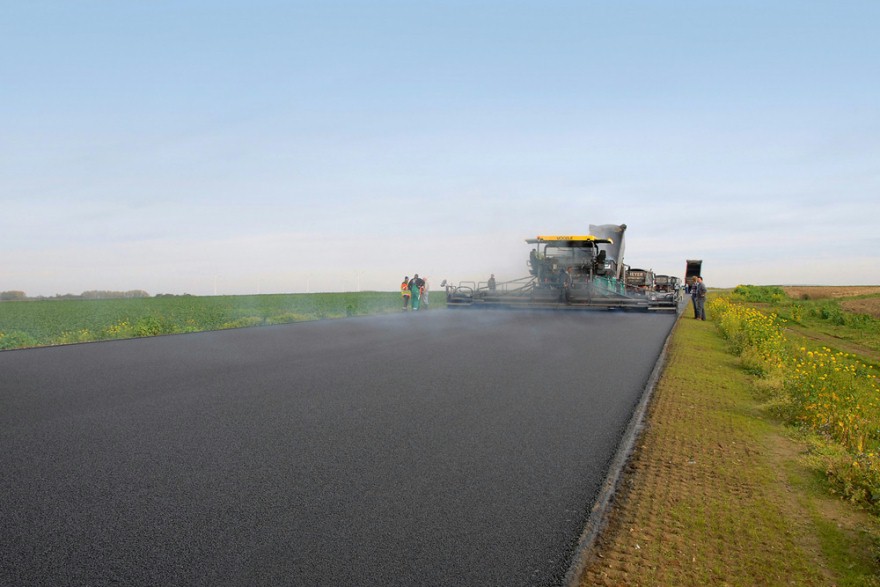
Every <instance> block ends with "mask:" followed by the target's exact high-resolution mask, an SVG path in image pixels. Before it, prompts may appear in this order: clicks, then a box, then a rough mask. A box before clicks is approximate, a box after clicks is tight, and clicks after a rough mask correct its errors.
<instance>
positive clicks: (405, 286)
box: [400, 275, 411, 312]
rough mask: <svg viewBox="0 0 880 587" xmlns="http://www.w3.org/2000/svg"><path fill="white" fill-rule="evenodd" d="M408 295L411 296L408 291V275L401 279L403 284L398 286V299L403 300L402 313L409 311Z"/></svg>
mask: <svg viewBox="0 0 880 587" xmlns="http://www.w3.org/2000/svg"><path fill="white" fill-rule="evenodd" d="M410 295H411V293H410V291H409V275H407V276H405V277H404V278H403V283H401V284H400V297H402V298H403V311H404V312H406V311H407V310H409V298H410Z"/></svg>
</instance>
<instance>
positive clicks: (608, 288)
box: [441, 224, 677, 311]
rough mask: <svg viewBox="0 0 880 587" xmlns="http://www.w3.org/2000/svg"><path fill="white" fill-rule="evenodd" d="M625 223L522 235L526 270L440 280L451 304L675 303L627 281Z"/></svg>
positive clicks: (639, 306)
mask: <svg viewBox="0 0 880 587" xmlns="http://www.w3.org/2000/svg"><path fill="white" fill-rule="evenodd" d="M625 232H626V225H625V224H620V225H616V224H604V225H598V226H597V225H590V234H586V235H543V236H538V237H535V238H530V239H526V243H528V244H530V245H532V249H531V251H530V252H529V259H528V268H529V275H527V276H525V277H522V278H519V279H515V280H513V281H506V282H499V283H494V282H492V281H488V282H467V281H466V282H461V283H459V284H458V285H452V284H449V283H446V282H445V281H444V283H443V284H441V285H443V286H445V288H446V304H447V307H449V308H525V309H532V308H534V309H554V310H583V309H624V310H643V311H650V310H675V308H676V307H677V303H672V302H671V301H669V300H668V299H667V298H666V297H663V296H657V295H656V294H655V292H653V291H652V290H651V289H639V288H633V287H628V286H627V279H626V277H627V270H628V269H629V268H628V267H627V266H626V265H625V264H624V263H623V251H624V233H625Z"/></svg>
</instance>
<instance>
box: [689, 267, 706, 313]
mask: <svg viewBox="0 0 880 587" xmlns="http://www.w3.org/2000/svg"><path fill="white" fill-rule="evenodd" d="M691 299H692V300H693V302H694V319H695V320H705V319H706V284H704V283H703V278H702V277H700V276H699V275H697V276H696V277H694V284H693V285H692V286H691Z"/></svg>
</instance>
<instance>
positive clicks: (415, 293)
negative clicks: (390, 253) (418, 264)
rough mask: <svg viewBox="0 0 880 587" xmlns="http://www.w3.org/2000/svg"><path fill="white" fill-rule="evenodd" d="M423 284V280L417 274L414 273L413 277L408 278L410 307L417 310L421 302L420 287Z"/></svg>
mask: <svg viewBox="0 0 880 587" xmlns="http://www.w3.org/2000/svg"><path fill="white" fill-rule="evenodd" d="M424 284H425V282H424V281H422V280H421V278H420V277H419V274H418V273H416V274H415V275H413V278H412V279H410V280H409V293H410V295H411V296H412V309H413V310H418V309H419V306H420V304H421V291H420V290H421V287H422V286H423V285H424Z"/></svg>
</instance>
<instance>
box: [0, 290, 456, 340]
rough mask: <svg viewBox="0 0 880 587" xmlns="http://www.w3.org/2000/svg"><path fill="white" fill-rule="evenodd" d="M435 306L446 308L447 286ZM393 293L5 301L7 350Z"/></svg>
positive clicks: (2, 327)
mask: <svg viewBox="0 0 880 587" xmlns="http://www.w3.org/2000/svg"><path fill="white" fill-rule="evenodd" d="M431 302H432V308H436V307H445V305H446V304H445V297H444V295H443V293H442V292H439V293H435V294H434V296H432V299H431ZM400 306H401V301H400V294H398V293H386V292H357V293H321V294H278V295H253V296H211V297H197V296H168V297H154V298H134V299H108V300H39V301H7V302H0V350H6V349H15V348H25V347H34V346H46V345H56V344H69V343H75V342H89V341H97V340H110V339H119V338H132V337H139V336H156V335H160V334H178V333H184V332H201V331H206V330H221V329H225V328H241V327H247V326H263V325H270V324H284V323H290V322H302V321H306V320H320V319H325V318H343V317H346V316H362V315H367V314H379V313H385V312H399V311H400Z"/></svg>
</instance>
